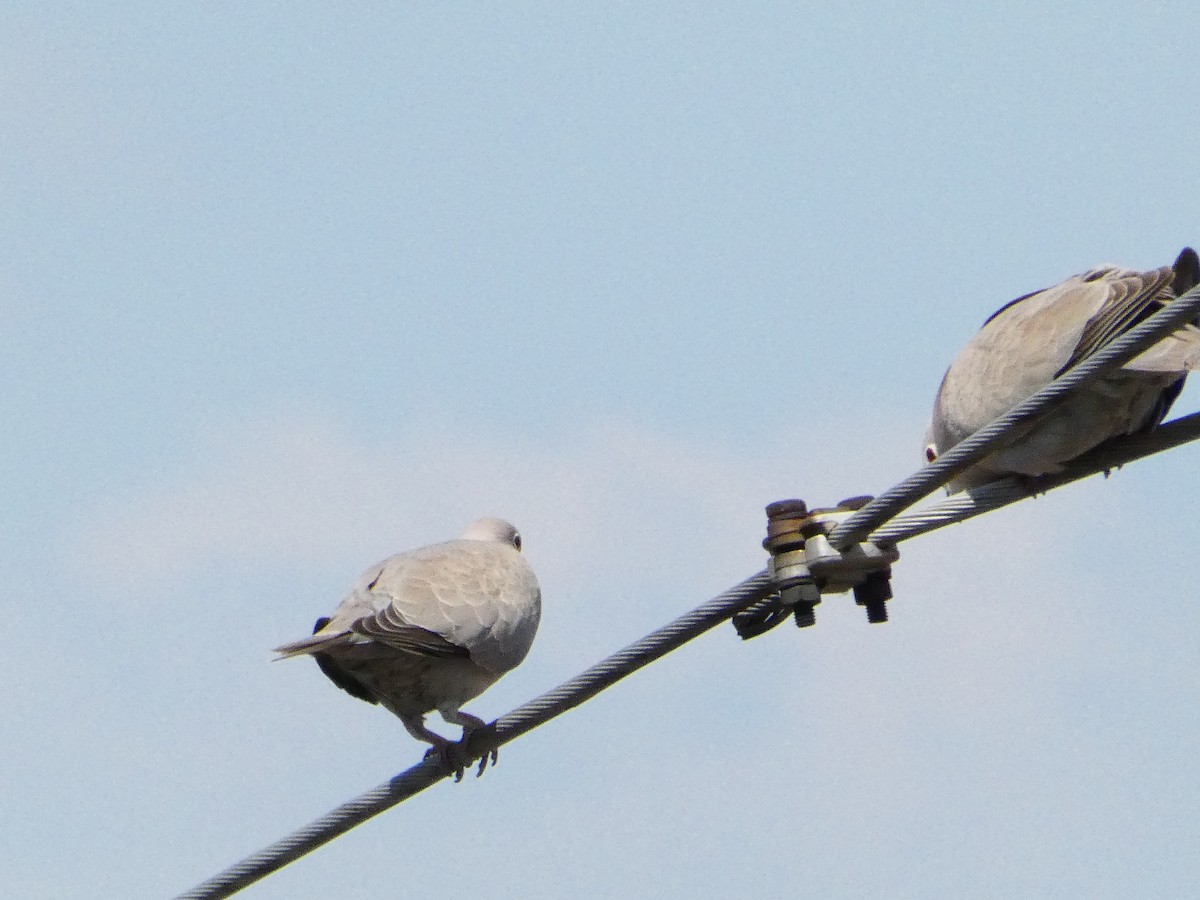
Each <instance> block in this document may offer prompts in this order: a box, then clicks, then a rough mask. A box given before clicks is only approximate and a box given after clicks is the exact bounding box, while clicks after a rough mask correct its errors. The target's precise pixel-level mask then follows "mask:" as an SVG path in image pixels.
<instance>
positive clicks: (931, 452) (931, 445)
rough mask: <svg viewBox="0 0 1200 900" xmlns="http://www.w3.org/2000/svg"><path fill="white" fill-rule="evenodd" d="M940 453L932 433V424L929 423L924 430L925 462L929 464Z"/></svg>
mask: <svg viewBox="0 0 1200 900" xmlns="http://www.w3.org/2000/svg"><path fill="white" fill-rule="evenodd" d="M941 453H942V451H941V450H939V449H938V444H937V437H936V436H935V435H934V433H933V423H932V422H930V423H929V427H928V428H926V429H925V462H927V463H931V462H933V461H934V460H935V459H937V458H938V457H939V456H941Z"/></svg>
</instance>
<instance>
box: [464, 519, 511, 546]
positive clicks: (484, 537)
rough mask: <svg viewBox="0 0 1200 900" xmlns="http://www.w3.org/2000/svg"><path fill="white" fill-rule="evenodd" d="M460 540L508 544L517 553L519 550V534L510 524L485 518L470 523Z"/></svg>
mask: <svg viewBox="0 0 1200 900" xmlns="http://www.w3.org/2000/svg"><path fill="white" fill-rule="evenodd" d="M462 539H463V540H464V541H496V542H498V543H501V544H508V545H509V546H510V547H512V548H513V549H514V550H517V551H520V549H521V532H519V531H517V529H516V527H515V526H513V524H512V523H511V522H505V521H504V520H503V519H493V518H487V519H480V520H479V521H478V522H472V523H471V524H470V525H468V526H467V530H466V531H464V532H463V533H462Z"/></svg>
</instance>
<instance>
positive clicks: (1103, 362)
mask: <svg viewBox="0 0 1200 900" xmlns="http://www.w3.org/2000/svg"><path fill="white" fill-rule="evenodd" d="M1197 313H1200V287H1195V288H1192V289H1191V290H1190V291H1188V292H1187V293H1185V294H1183V295H1182V296H1180V297H1178V298H1177V299H1175V300H1172V301H1170V302H1169V303H1167V304H1165V305H1164V307H1163V308H1162V309H1160V310H1159V311H1158V312H1156V313H1155V314H1154V315H1152V316H1150V317H1149V318H1148V319H1146V321H1144V322H1142V323H1141V324H1140V325H1137V326H1136V327H1134V328H1131V329H1130V330H1129V331H1127V332H1125V334H1123V335H1121V336H1120V337H1118V338H1116V339H1114V340H1113V341H1111V342H1110V343H1108V344H1106V345H1104V347H1102V348H1101V349H1100V350H1098V351H1096V352H1095V353H1093V354H1092V355H1091V356H1089V357H1087V358H1086V359H1084V360H1082V361H1081V362H1079V363H1077V364H1076V365H1074V366H1073V367H1071V368H1070V369H1069V370H1068V371H1066V372H1064V373H1063V374H1062V375H1061V376H1059V377H1058V378H1056V379H1054V381H1052V382H1050V384H1048V385H1046V386H1045V387H1044V388H1042V389H1041V390H1039V391H1038V392H1037V393H1035V394H1033V395H1032V396H1031V397H1029V398H1028V399H1026V400H1023V401H1022V402H1021V403H1018V404H1017V405H1016V406H1014V407H1013V408H1012V409H1011V410H1009V411H1008V412H1007V413H1005V414H1004V415H1003V416H1001V417H1000V418H998V419H996V421H994V422H992V423H991V424H990V425H985V426H984V427H983V428H980V429H979V430H978V431H976V432H975V433H974V434H972V435H971V436H970V437H968V438H966V439H965V440H963V441H961V442H960V443H958V444H956V445H954V446H953V447H951V448H950V449H949V450H947V451H946V452H945V453H943V454H942V455H941V456H939V457H938V458H937V459H936V460H934V461H933V462H932V463H931V464H930V465H928V466H926V467H925V468H923V469H921V470H920V471H918V472H916V473H914V474H913V475H910V476H909V477H908V478H906V479H904V481H902V482H900V483H899V484H898V485H896V486H895V487H892V488H889V489H888V490H886V491H884V492H883V493H882V494H880V495H879V496H878V497H876V498H875V499H874V500H872V501H871V502H870V503H868V504H867V505H866V506H864V507H863V508H862V509H860V510H858V511H857V512H856V513H855V514H854V515H852V516H851V517H850V518H848V519H847V520H846V521H845V522H842V523H841V524H840V525H838V526H837V527H836V528H834V530H833V531H832V532H831V533H830V535H829V541H830V543H831V544H833V546H834V548H835V549H837V550H845V549H846V548H847V547H849V546H850V545H851V544H854V543H857V542H858V541H861V540H862V539H863V538H864V537H866V536H867V535H868V534H869V533H871V532H872V531H874V530H875V529H876V528H878V527H879V526H880V525H882V524H883V523H885V522H888V521H890V520H891V519H893V518H895V517H896V516H897V515H898V514H899V513H901V512H903V511H904V510H905V509H907V508H908V507H910V506H912V505H913V504H914V503H916V502H917V501H918V500H920V499H921V498H922V497H924V496H926V495H927V494H930V493H932V492H933V491H935V490H937V489H938V488H939V487H941V486H942V485H944V484H945V483H946V482H948V481H950V479H952V478H953V477H954V476H955V475H958V474H959V473H960V472H963V471H965V470H966V469H968V468H970V467H971V466H972V465H974V464H975V463H976V462H978V461H979V460H981V459H983V458H984V457H985V456H987V455H988V454H989V453H991V452H992V451H993V450H996V449H997V448H998V447H1000V446H1001V445H1002V444H1003V443H1004V442H1005V441H1006V440H1012V435H1013V432H1014V429H1015V428H1016V426H1018V425H1021V424H1023V423H1025V422H1029V421H1031V420H1032V419H1034V418H1036V417H1038V416H1040V415H1042V414H1043V413H1045V412H1047V411H1048V410H1049V409H1050V408H1051V407H1053V406H1054V405H1055V404H1057V403H1060V402H1062V400H1063V399H1064V398H1066V396H1067V395H1068V394H1069V393H1070V392H1071V391H1073V390H1075V389H1076V388H1078V387H1080V386H1081V385H1084V384H1087V383H1089V382H1091V381H1095V380H1096V379H1097V378H1099V377H1101V376H1102V375H1103V374H1104V373H1105V372H1107V371H1109V370H1110V369H1114V368H1116V367H1118V366H1121V365H1123V364H1125V363H1127V362H1129V360H1131V359H1133V358H1134V357H1135V356H1137V355H1138V354H1139V353H1141V352H1142V351H1143V350H1145V349H1147V348H1148V347H1150V346H1152V345H1153V344H1155V343H1157V342H1158V341H1159V340H1161V339H1162V338H1164V337H1166V336H1167V335H1168V334H1170V333H1171V332H1173V331H1175V330H1177V329H1179V328H1181V327H1182V326H1183V325H1185V324H1186V323H1187V322H1189V321H1190V320H1192V319H1194V318H1195V317H1196V314H1197Z"/></svg>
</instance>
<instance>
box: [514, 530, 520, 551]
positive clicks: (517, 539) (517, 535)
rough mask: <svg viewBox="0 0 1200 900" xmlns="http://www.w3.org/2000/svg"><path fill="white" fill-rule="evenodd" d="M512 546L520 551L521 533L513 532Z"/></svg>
mask: <svg viewBox="0 0 1200 900" xmlns="http://www.w3.org/2000/svg"><path fill="white" fill-rule="evenodd" d="M513 546H514V547H516V548H517V549H518V550H520V549H521V532H519V531H514V532H513Z"/></svg>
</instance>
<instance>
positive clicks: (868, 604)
mask: <svg viewBox="0 0 1200 900" xmlns="http://www.w3.org/2000/svg"><path fill="white" fill-rule="evenodd" d="M891 578H892V571H891V569H887V570H886V571H883V572H873V573H871V574H870V575H868V576H867V577H866V579H864V580H863V582H862V583H861V584H857V585H855V586H854V602H855V603H857V604H858V605H859V606H861V607H864V608H865V609H866V611H867V621H868V622H870V623H871V624H872V625H879V624H881V623H883V622H886V621H887V620H888V610H887V601H889V600H891V599H892V583H891Z"/></svg>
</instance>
